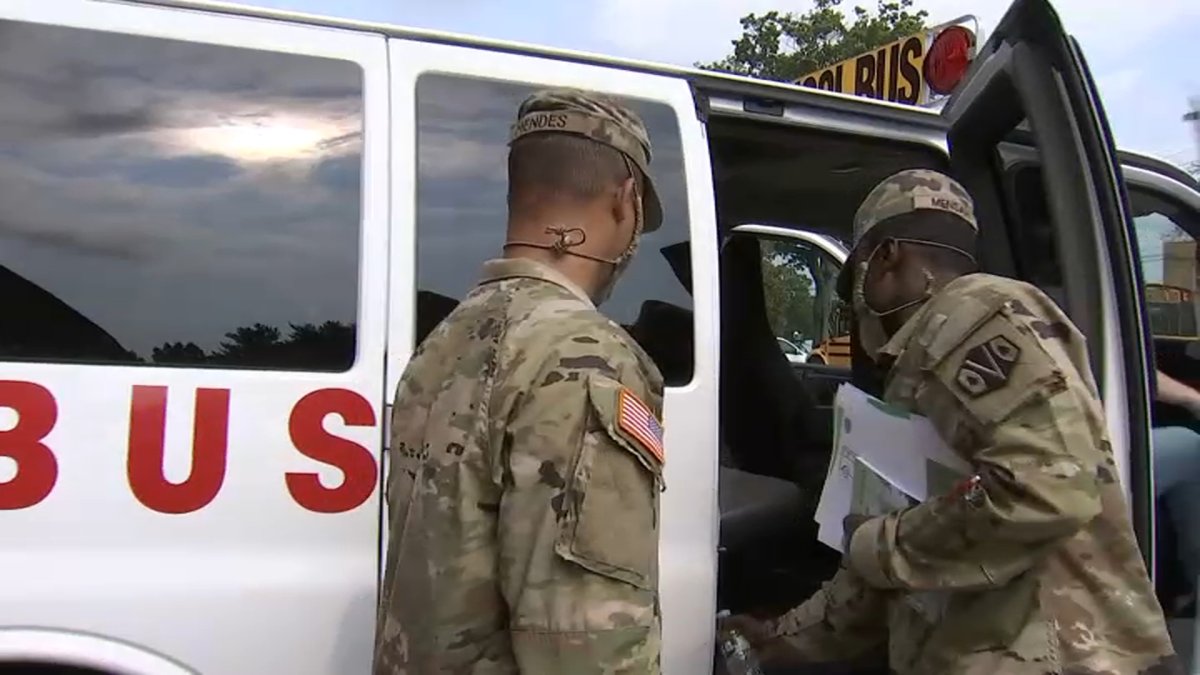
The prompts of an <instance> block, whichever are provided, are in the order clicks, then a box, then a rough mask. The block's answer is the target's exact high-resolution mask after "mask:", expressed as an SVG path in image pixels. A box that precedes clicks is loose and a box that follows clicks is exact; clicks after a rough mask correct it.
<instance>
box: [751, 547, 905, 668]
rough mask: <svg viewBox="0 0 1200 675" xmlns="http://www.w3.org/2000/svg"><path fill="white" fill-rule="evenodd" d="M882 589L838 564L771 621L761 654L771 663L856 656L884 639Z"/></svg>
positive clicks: (842, 659) (828, 660)
mask: <svg viewBox="0 0 1200 675" xmlns="http://www.w3.org/2000/svg"><path fill="white" fill-rule="evenodd" d="M886 593H887V592H886V591H882V590H880V589H877V588H872V587H871V586H870V585H868V584H867V583H866V582H865V581H863V579H862V578H861V577H859V576H858V575H857V574H855V573H854V572H853V571H850V570H848V569H845V568H843V569H840V570H838V572H837V574H835V575H834V577H833V579H831V580H829V581H827V582H825V583H824V584H823V585H822V586H821V590H819V591H817V592H816V593H815V594H814V595H813V596H812V597H811V598H809V599H808V600H806V601H804V603H803V604H801V605H800V606H798V607H796V608H795V609H792V610H791V611H789V612H788V613H787V614H784V615H783V616H782V617H780V618H779V619H778V620H776V622H775V634H776V636H777V639H776V644H769V645H767V646H766V647H765V648H764V650H763V654H764V656H765V657H766V658H768V659H770V661H771V662H770V664H769V665H772V666H779V667H782V666H788V665H799V664H802V663H832V662H838V663H841V662H848V661H855V660H858V659H860V658H862V657H864V656H866V655H870V654H873V653H874V652H875V651H876V650H879V649H881V648H883V647H884V646H885V645H886V644H887V605H886Z"/></svg>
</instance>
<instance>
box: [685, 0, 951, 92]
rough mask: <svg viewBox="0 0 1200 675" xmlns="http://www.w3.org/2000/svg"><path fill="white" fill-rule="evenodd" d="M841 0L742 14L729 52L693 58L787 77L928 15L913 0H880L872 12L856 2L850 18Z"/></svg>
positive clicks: (913, 28)
mask: <svg viewBox="0 0 1200 675" xmlns="http://www.w3.org/2000/svg"><path fill="white" fill-rule="evenodd" d="M841 1H842V0H816V3H815V6H814V7H813V8H812V9H811V10H809V11H807V12H805V13H803V14H795V13H792V12H774V11H773V12H767V13H765V14H747V15H746V16H744V17H742V20H741V23H742V36H741V37H740V38H738V39H736V40H734V41H733V53H732V54H730V55H729V56H726V57H725V58H724V59H721V60H720V61H716V62H714V63H707V64H704V63H701V64H697V66H699V67H700V68H706V69H708V70H722V71H726V72H730V73H737V74H739V75H750V76H751V77H759V78H763V79H769V80H781V81H785V82H791V81H793V80H796V79H797V78H799V77H800V76H802V75H805V74H807V73H810V72H812V71H814V70H817V69H819V68H824V67H825V66H828V65H831V64H834V63H837V62H838V61H841V60H843V59H847V58H850V57H851V56H854V55H856V54H861V53H863V52H866V51H870V50H872V49H874V48H876V47H879V46H880V45H884V44H887V43H888V42H891V41H893V40H896V39H899V38H901V37H904V36H905V35H911V34H913V33H917V32H920V31H921V30H922V29H924V28H925V19H926V17H927V16H928V14H927V12H925V10H919V11H911V9H912V5H913V0H897V1H896V2H887V1H886V0H879V5H878V7H877V8H876V11H875V12H873V13H872V12H870V11H868V10H867V9H865V8H863V7H858V6H856V7H855V8H854V10H853V21H850V22H849V23H848V20H849V17H847V16H846V15H844V14H843V13H842V11H841V10H840V9H839V8H838V6H839V5H840V4H841Z"/></svg>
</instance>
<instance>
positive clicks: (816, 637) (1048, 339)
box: [738, 170, 1181, 675]
mask: <svg viewBox="0 0 1200 675" xmlns="http://www.w3.org/2000/svg"><path fill="white" fill-rule="evenodd" d="M976 231H977V224H976V219H975V214H974V206H973V203H972V200H971V198H970V197H969V195H968V194H967V192H966V191H965V190H964V189H963V188H962V187H961V186H960V185H959V184H958V183H956V182H955V181H953V180H952V179H950V178H948V177H946V176H944V175H941V174H939V173H936V172H933V171H928V170H910V171H904V172H901V173H899V174H896V175H894V176H892V177H890V178H888V179H886V180H884V181H883V182H882V183H881V184H879V185H878V186H877V187H876V188H875V189H874V191H872V192H871V193H870V194H869V195H868V196H867V198H866V200H865V201H864V202H863V204H862V206H861V207H860V209H859V211H858V213H857V215H856V216H855V220H854V242H855V250H854V252H853V254H852V255H851V257H850V260H849V261H848V264H847V265H846V267H845V268H844V269H843V273H842V276H841V277H840V278H839V280H838V282H839V289H838V290H839V293H840V294H841V295H842V297H843V299H845V300H847V301H850V302H852V303H853V306H854V310H855V314H856V316H857V317H858V321H859V334H860V336H861V338H862V339H861V343H862V346H863V349H864V351H865V352H866V353H867V354H868V355H870V356H871V357H872V358H873V359H875V360H876V361H877V362H878V363H879V364H880V365H881V366H884V367H886V368H888V369H889V372H888V377H887V383H886V390H885V395H884V398H885V399H886V400H887V401H888V402H891V403H894V404H897V405H899V406H901V407H903V408H906V409H909V410H912V411H914V412H916V413H918V414H921V415H924V416H927V417H928V418H929V419H930V420H931V421H932V422H933V424H934V426H935V427H936V428H937V430H938V431H939V433H940V435H941V436H942V437H943V438H944V439H945V440H946V442H947V443H948V444H949V445H950V446H951V447H953V448H954V450H955V451H957V452H958V453H959V454H960V455H961V456H962V457H963V458H964V459H966V460H967V461H969V462H970V464H971V466H972V467H973V470H974V472H975V473H974V475H972V476H969V477H966V478H965V479H964V480H963V482H962V483H961V484H960V485H959V486H958V487H957V488H956V489H955V490H953V491H952V492H951V493H949V494H944V495H940V496H937V497H932V498H930V499H929V500H927V501H926V502H924V503H922V504H919V505H917V506H915V507H912V508H909V509H905V510H902V511H898V512H894V513H890V514H887V515H885V516H880V517H874V518H864V517H858V516H851V517H849V518H847V523H846V526H847V544H848V546H847V547H846V554H845V557H844V558H843V567H842V569H841V570H840V571H839V572H838V573H837V575H835V576H834V578H833V579H832V580H831V581H829V582H827V583H826V584H825V586H824V587H823V588H822V590H821V591H819V592H818V593H817V594H816V595H814V596H813V597H812V598H810V599H809V600H808V601H806V602H805V603H803V604H802V605H800V606H799V607H797V608H795V609H793V610H791V611H790V612H788V613H787V614H785V615H784V616H783V617H781V618H780V619H778V620H776V621H774V622H771V623H770V624H769V625H767V626H763V625H761V624H760V625H756V624H755V623H754V622H753V621H751V620H749V619H739V620H738V621H740V622H741V623H742V628H743V630H745V631H746V632H747V633H749V634H750V638H751V640H752V642H757V643H758V645H759V646H760V648H761V649H762V650H763V652H764V654H766V655H767V656H768V657H769V658H770V659H771V660H773V661H774V662H775V663H777V664H799V663H812V662H841V661H851V660H854V659H857V658H860V657H863V656H864V655H869V654H871V653H872V652H874V653H876V654H880V655H881V653H882V652H884V651H886V654H887V657H886V659H887V662H888V666H889V668H890V669H891V671H892V672H894V673H899V674H902V675H941V674H947V675H948V674H955V675H958V674H969V675H991V674H992V673H1003V674H1005V675H1045V674H1049V673H1055V674H1058V673H1061V674H1068V673H1069V674H1074V675H1101V674H1103V675H1133V674H1134V673H1146V674H1149V673H1155V674H1159V673H1162V674H1166V673H1175V672H1181V671H1179V670H1178V668H1179V665H1178V663H1177V660H1176V658H1175V656H1174V650H1173V648H1172V646H1171V642H1170V639H1169V638H1168V636H1167V631H1166V627H1165V623H1164V620H1163V616H1162V610H1161V609H1160V608H1159V605H1158V602H1157V600H1156V599H1155V595H1154V591H1153V588H1152V587H1151V584H1150V581H1149V579H1148V577H1147V574H1146V569H1145V566H1144V565H1143V562H1142V558H1141V556H1140V555H1139V552H1138V547H1137V544H1136V542H1135V540H1134V533H1133V529H1132V526H1131V524H1130V521H1129V518H1128V515H1127V506H1126V503H1125V498H1124V493H1123V491H1122V489H1121V485H1120V483H1119V481H1118V478H1117V468H1116V462H1115V461H1114V458H1113V454H1112V449H1111V446H1110V444H1109V440H1108V437H1107V432H1106V429H1105V422H1104V413H1103V409H1102V407H1101V404H1100V401H1099V398H1098V394H1097V389H1096V384H1095V381H1094V379H1093V377H1092V373H1091V371H1090V369H1089V365H1088V357H1087V350H1086V345H1085V342H1084V337H1083V335H1082V334H1080V332H1079V330H1078V329H1077V328H1076V327H1075V326H1074V325H1073V324H1072V323H1071V321H1070V319H1068V318H1067V316H1066V315H1065V314H1064V313H1063V312H1062V310H1061V309H1059V308H1058V307H1057V306H1056V305H1055V304H1054V302H1053V301H1051V300H1050V299H1049V298H1048V297H1047V296H1046V295H1045V294H1043V293H1042V292H1041V291H1040V290H1038V289H1037V288H1035V287H1033V286H1031V285H1029V284H1026V283H1023V282H1020V281H1015V280H1012V279H1007V278H1002V277H996V276H992V275H988V274H976V273H970V272H972V271H973V270H974V268H975V264H974V257H973V253H974V250H975V248H974V247H975V236H976ZM852 281H853V283H852Z"/></svg>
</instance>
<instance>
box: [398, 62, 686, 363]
mask: <svg viewBox="0 0 1200 675" xmlns="http://www.w3.org/2000/svg"><path fill="white" fill-rule="evenodd" d="M535 89H536V86H535V85H530V84H524V83H512V82H499V81H491V80H481V79H472V78H466V77H460V76H450V75H442V74H427V75H423V76H421V78H420V79H419V80H418V82H417V294H418V296H417V339H418V340H421V339H423V338H424V337H425V336H426V335H428V334H429V332H430V331H431V330H432V329H433V328H434V326H436V325H437V323H438V322H439V321H441V320H442V319H443V318H444V317H445V316H446V315H447V314H449V312H450V311H451V310H452V309H453V308H454V306H455V304H457V302H458V301H459V300H461V299H462V297H463V296H464V295H465V294H466V293H467V291H469V290H470V289H471V288H472V287H473V286H474V285H475V284H476V283H477V282H478V280H479V274H480V267H481V266H482V264H483V262H484V261H486V260H488V259H490V258H495V257H498V256H500V254H501V247H502V246H503V244H504V229H505V222H506V218H507V203H506V198H507V193H508V176H507V166H508V165H507V161H508V133H509V128H510V127H511V125H512V122H513V119H514V118H515V115H516V111H517V107H518V106H519V105H520V103H521V101H522V100H523V99H524V98H525V97H527V96H528V95H529V94H530V93H532V92H533V91H534V90H535ZM625 103H626V104H628V105H629V106H630V107H631V108H633V109H634V110H635V111H636V112H637V113H638V114H640V115H641V116H642V119H643V121H644V122H645V124H646V127H647V129H648V131H649V132H650V142H651V145H652V146H653V149H652V154H653V158H652V161H651V165H650V170H651V172H652V173H653V174H654V180H655V185H656V186H657V188H658V192H659V198H660V199H661V200H662V203H663V211H664V220H663V225H662V227H661V228H659V229H658V230H657V231H655V232H653V233H651V234H648V235H646V236H645V237H644V238H643V239H642V242H641V248H640V249H639V250H638V253H637V255H636V256H634V259H633V262H632V263H631V264H630V266H629V268H628V269H627V270H626V271H625V273H624V275H623V276H622V277H621V279H620V282H619V283H618V284H617V287H616V290H615V291H614V292H613V295H612V297H611V298H610V299H609V300H608V301H607V302H605V303H604V304H603V305H602V306H601V307H600V310H601V311H602V312H604V313H605V314H607V315H608V316H609V317H610V318H612V319H613V320H614V321H616V322H618V323H620V324H622V325H623V326H625V328H626V329H628V330H629V332H630V334H631V335H633V336H634V338H636V339H637V340H638V342H639V343H641V345H642V346H643V347H644V348H645V349H646V351H647V352H648V353H649V354H650V356H652V357H653V358H654V360H655V361H656V362H657V363H658V365H659V368H661V370H662V372H663V376H664V379H665V380H666V382H667V384H668V385H682V384H686V383H687V382H689V381H691V378H692V366H693V361H694V359H693V353H694V352H693V346H692V333H693V319H692V311H691V310H692V299H691V293H690V288H691V278H690V274H691V272H690V269H691V268H690V264H689V256H690V252H689V247H688V211H687V199H686V194H687V193H686V187H685V184H684V177H683V153H682V147H681V139H680V135H679V125H678V123H677V121H676V119H675V112H674V111H673V110H672V109H671V108H670V107H669V106H667V105H663V104H656V103H649V102H645V101H636V100H627V101H625Z"/></svg>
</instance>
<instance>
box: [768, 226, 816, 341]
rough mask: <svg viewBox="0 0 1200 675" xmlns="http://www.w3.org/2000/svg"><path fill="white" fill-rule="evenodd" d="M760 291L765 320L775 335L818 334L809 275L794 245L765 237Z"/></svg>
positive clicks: (790, 337) (812, 335) (808, 336)
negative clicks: (768, 239)
mask: <svg viewBox="0 0 1200 675" xmlns="http://www.w3.org/2000/svg"><path fill="white" fill-rule="evenodd" d="M761 245H762V250H763V264H762V277H763V295H764V301H765V303H766V306H767V320H768V321H769V322H770V324H771V329H772V330H773V331H774V332H775V335H777V336H779V337H783V338H787V339H788V340H793V339H794V336H795V335H796V334H799V335H801V336H802V337H803V338H808V339H814V340H815V338H816V336H817V335H818V334H819V332H820V331H819V326H818V325H817V323H818V320H817V317H816V314H815V312H814V309H815V297H814V296H815V292H816V291H815V289H814V288H813V279H812V277H811V276H810V275H809V274H808V273H807V272H805V270H806V268H807V265H806V262H805V261H804V260H803V259H802V258H801V257H800V256H799V253H798V251H797V250H796V248H795V247H794V246H789V245H787V244H783V243H779V242H772V241H764V242H762V244H761Z"/></svg>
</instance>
